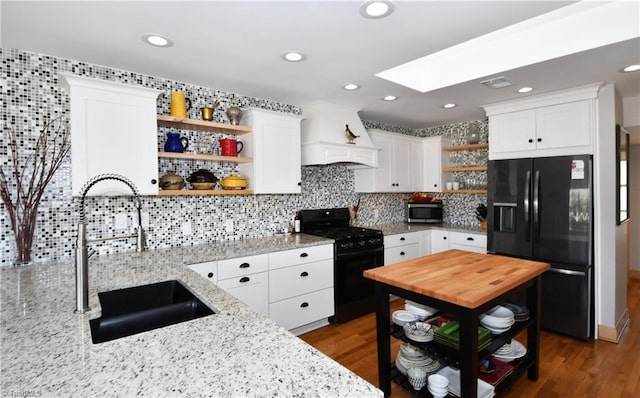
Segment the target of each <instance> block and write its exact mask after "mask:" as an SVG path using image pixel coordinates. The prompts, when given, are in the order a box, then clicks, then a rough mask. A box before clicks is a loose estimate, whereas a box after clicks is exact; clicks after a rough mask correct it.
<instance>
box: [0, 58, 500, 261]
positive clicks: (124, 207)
mask: <svg viewBox="0 0 640 398" xmlns="http://www.w3.org/2000/svg"><path fill="white" fill-rule="evenodd" d="M0 62H1V65H2V68H1V70H0V89H1V90H2V94H1V95H2V104H1V107H0V121H1V123H2V125H1V126H0V127H1V128H2V130H3V134H2V141H0V164H2V166H3V168H5V170H7V169H6V167H7V166H8V164H9V153H8V149H7V145H6V135H5V133H4V131H5V129H6V127H7V124H8V123H10V124H11V126H13V127H14V129H15V131H16V132H18V133H19V134H20V140H21V141H20V142H21V146H20V154H19V156H20V158H21V159H23V160H24V159H25V158H26V157H27V156H28V154H29V150H30V148H31V147H32V145H33V142H35V139H36V138H37V136H38V134H39V131H40V129H41V128H42V126H43V121H44V120H45V119H49V118H52V117H56V116H59V115H66V114H68V109H69V100H68V94H67V93H66V92H65V91H64V90H63V89H62V88H61V87H60V86H59V83H58V73H59V72H72V73H74V74H77V75H81V76H86V77H92V78H99V79H103V80H112V81H117V82H121V83H125V84H134V85H140V86H145V87H151V88H155V89H158V90H161V91H163V92H165V93H169V92H170V91H172V90H178V91H183V92H185V93H186V95H187V97H189V98H191V99H194V103H193V108H192V110H191V111H190V113H189V116H190V117H192V118H199V115H198V112H199V108H200V107H201V106H203V105H210V104H211V103H213V101H214V100H215V99H218V100H219V101H220V103H221V105H220V106H219V107H218V108H217V110H216V112H215V114H214V119H215V120H216V121H218V122H227V119H226V116H225V114H224V110H225V109H226V108H227V107H228V106H230V105H237V106H240V107H249V106H250V107H259V108H263V109H269V110H274V111H279V112H285V113H293V114H300V113H301V112H302V110H301V108H300V107H298V106H294V105H289V104H282V103H277V102H273V101H269V100H265V99H260V98H251V97H244V96H239V95H236V94H233V93H228V92H223V91H218V90H215V89H211V88H204V87H198V86H195V85H190V84H186V83H181V82H175V81H171V80H168V79H163V78H159V77H153V76H146V75H141V74H137V73H134V72H129V71H124V70H118V69H112V68H106V67H103V66H98V65H92V64H88V63H85V62H81V61H75V60H69V59H63V58H58V57H54V56H47V55H42V54H36V53H31V52H24V51H20V50H15V49H4V48H2V49H0ZM168 107H169V99H168V98H167V96H165V97H163V98H161V99H159V100H158V112H159V113H168ZM364 123H365V126H367V127H368V128H380V129H384V130H388V131H393V132H396V133H401V134H409V135H414V136H431V135H446V136H448V137H451V138H452V139H453V140H454V141H455V142H459V143H462V142H464V137H465V136H466V131H467V129H468V126H469V124H468V123H460V124H455V125H449V126H441V127H437V128H431V129H424V130H411V129H404V128H401V127H395V126H389V125H386V124H381V123H375V122H367V121H365V122H364ZM476 123H477V124H479V126H480V130H481V132H482V134H484V136H485V138H486V127H487V126H486V121H478V122H476ZM182 133H183V134H184V135H185V136H187V137H190V138H192V139H193V138H194V137H191V136H190V134H191V133H190V132H188V131H183V132H182ZM165 137H166V131H165V130H163V129H159V130H158V142H159V144H158V146H159V148H160V147H161V145H163V143H164V140H165ZM216 142H217V137H211V139H210V142H203V141H199V142H198V141H196V140H195V139H193V145H198V146H200V145H208V146H209V147H210V148H211V149H212V151H214V152H215V148H214V145H215V144H216ZM469 156H470V155H469ZM206 165H207V167H209V168H212V167H211V164H209V163H207V164H206ZM203 166H204V164H203ZM181 167H182V168H183V167H184V165H183V164H179V163H175V161H171V160H168V159H161V161H160V171H161V173H160V174H159V175H162V174H163V172H164V171H166V170H175V171H179V172H180V173H181V174H182V175H188V173H187V172H186V170H185V169H181ZM191 167H193V165H192V166H191ZM235 167H236V166H235V165H234V164H224V163H223V164H220V165H219V166H217V168H215V169H213V168H212V171H214V172H215V173H216V174H219V175H226V174H228V173H229V172H231V171H235ZM185 173H186V174H185ZM70 176H71V161H70V157H68V159H67V160H66V161H65V163H63V165H62V166H61V167H60V169H59V170H58V172H57V173H56V175H55V177H54V178H53V180H52V181H51V182H50V184H49V185H48V187H47V190H46V192H45V194H44V196H43V198H42V201H41V204H40V207H39V210H38V221H37V226H36V233H35V237H34V244H33V250H32V252H33V260H34V261H35V262H42V261H49V260H55V259H62V258H70V257H72V256H73V253H74V252H73V248H74V245H75V238H76V228H77V214H76V209H77V200H76V199H74V198H73V197H72V195H71V183H70V181H71V178H70ZM9 178H10V177H9ZM460 178H463V177H460ZM9 182H10V184H11V183H13V182H12V181H9ZM353 187H354V176H353V172H352V171H351V170H349V169H348V168H347V167H345V166H343V165H331V166H308V167H303V168H302V192H303V193H302V194H300V195H256V196H212V197H143V200H142V207H143V211H144V212H145V213H147V214H148V217H149V223H148V226H147V227H146V232H147V246H148V247H149V248H151V249H154V248H163V247H175V246H183V245H195V244H203V243H207V242H211V241H215V240H227V239H242V238H248V237H259V236H265V235H271V234H274V233H276V232H280V231H282V230H283V229H284V228H285V227H286V226H288V225H289V223H290V221H291V219H292V218H293V215H294V212H295V211H296V210H297V209H302V208H324V207H343V206H349V205H354V204H356V203H357V202H358V200H360V206H361V211H360V214H359V219H360V222H362V223H363V224H364V223H366V224H369V223H387V222H398V221H402V217H403V201H404V200H405V199H406V198H408V197H409V194H358V193H355V192H354V188H353ZM444 201H445V206H446V211H445V221H446V222H450V223H456V224H468V225H477V221H475V217H474V216H473V209H475V207H476V206H477V202H482V201H485V202H486V197H484V195H449V194H447V195H445V197H444ZM374 208H377V209H378V210H379V215H378V218H377V219H376V218H374V212H373V209H374ZM86 213H87V220H88V236H91V237H98V238H100V237H109V236H112V235H113V234H114V232H115V233H118V234H122V233H127V232H129V231H132V229H133V226H134V224H135V220H134V208H133V206H132V203H130V201H129V200H128V199H126V198H119V197H115V198H104V197H98V198H89V199H88V200H87V202H86ZM117 213H127V214H128V218H129V228H128V229H125V230H114V214H117ZM227 220H233V225H234V228H233V232H231V233H227V232H226V230H225V223H226V221H227ZM185 221H190V227H191V229H192V231H191V232H192V233H191V234H189V235H185V234H183V224H184V222H185ZM0 226H1V227H2V228H1V229H0V264H1V265H3V266H8V265H11V264H12V263H13V261H14V259H15V247H14V241H13V232H12V231H11V225H10V220H9V217H8V214H7V211H6V208H5V207H4V205H3V206H2V211H1V212H0ZM92 247H93V248H95V249H96V250H97V252H98V254H106V253H113V252H120V251H132V250H135V243H134V242H133V241H126V240H125V241H108V242H103V243H100V244H93V245H92Z"/></svg>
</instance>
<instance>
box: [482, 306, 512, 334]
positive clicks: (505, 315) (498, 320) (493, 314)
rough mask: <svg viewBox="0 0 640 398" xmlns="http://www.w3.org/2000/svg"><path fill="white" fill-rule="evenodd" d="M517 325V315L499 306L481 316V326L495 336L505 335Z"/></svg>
mask: <svg viewBox="0 0 640 398" xmlns="http://www.w3.org/2000/svg"><path fill="white" fill-rule="evenodd" d="M514 323H515V315H514V314H513V312H512V311H511V310H510V309H508V308H507V307H503V306H501V305H497V306H495V307H493V308H492V309H490V310H489V311H487V312H485V313H484V314H482V315H480V324H481V325H482V326H484V327H485V328H487V329H489V330H490V331H491V333H493V334H500V333H504V332H506V331H507V330H509V329H510V328H511V326H512V325H513V324H514Z"/></svg>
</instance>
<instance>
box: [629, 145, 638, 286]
mask: <svg viewBox="0 0 640 398" xmlns="http://www.w3.org/2000/svg"><path fill="white" fill-rule="evenodd" d="M629 187H630V189H631V192H630V196H631V198H630V203H629V207H630V209H629V214H630V216H631V220H629V262H630V268H631V274H632V276H634V277H640V244H638V243H640V144H636V145H631V156H630V165H629Z"/></svg>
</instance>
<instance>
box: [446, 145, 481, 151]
mask: <svg viewBox="0 0 640 398" xmlns="http://www.w3.org/2000/svg"><path fill="white" fill-rule="evenodd" d="M487 148H489V144H469V145H455V146H445V147H442V150H443V151H447V152H453V151H473V150H477V149H487Z"/></svg>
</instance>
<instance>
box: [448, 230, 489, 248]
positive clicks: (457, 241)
mask: <svg viewBox="0 0 640 398" xmlns="http://www.w3.org/2000/svg"><path fill="white" fill-rule="evenodd" d="M449 248H450V249H460V250H466V251H469V252H477V253H486V252H487V236H486V235H481V234H470V233H465V232H453V231H452V232H449Z"/></svg>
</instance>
